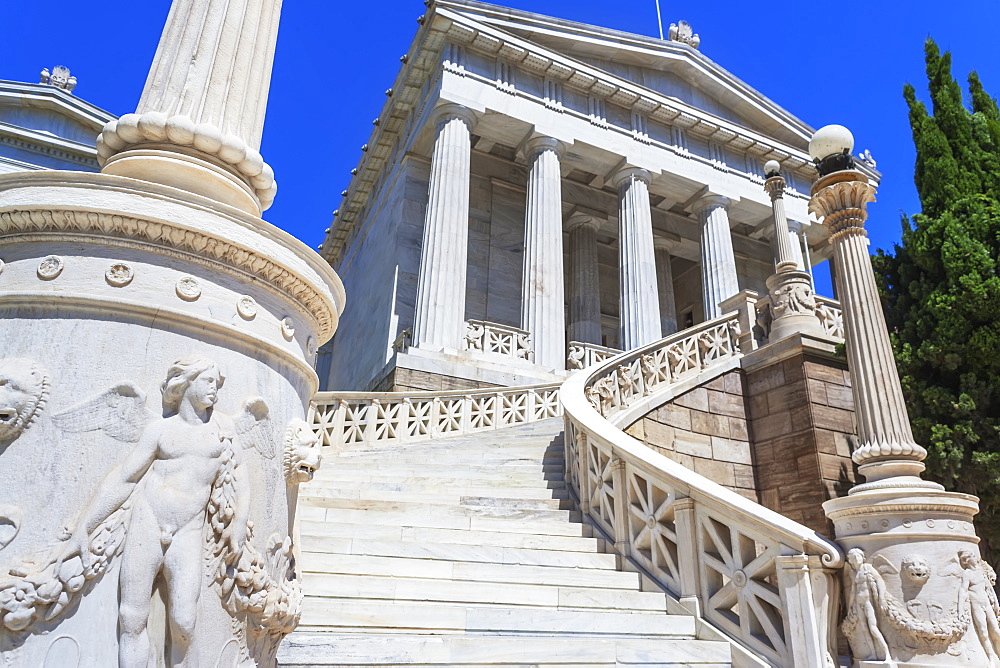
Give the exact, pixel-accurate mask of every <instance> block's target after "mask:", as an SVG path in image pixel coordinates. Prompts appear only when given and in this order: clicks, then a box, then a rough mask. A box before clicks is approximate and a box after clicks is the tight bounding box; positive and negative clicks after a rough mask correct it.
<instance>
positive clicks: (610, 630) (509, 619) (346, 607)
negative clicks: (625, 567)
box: [299, 598, 695, 637]
mask: <svg viewBox="0 0 1000 668" xmlns="http://www.w3.org/2000/svg"><path fill="white" fill-rule="evenodd" d="M299 628H300V629H302V630H303V631H310V630H317V629H319V628H324V629H329V630H330V631H336V630H338V629H352V630H360V629H366V628H367V629H382V630H388V631H390V632H392V633H406V632H412V631H434V632H435V633H489V634H498V635H504V634H512V633H514V634H518V633H528V634H543V635H552V634H581V635H587V636H601V635H611V636H668V637H670V636H672V637H693V636H694V631H695V625H694V618H693V617H686V616H681V615H668V614H666V613H663V612H641V611H631V612H613V611H611V612H606V611H596V610H587V611H578V610H550V609H535V608H510V607H499V606H498V607H468V606H459V605H439V604H435V603H416V602H412V603H406V604H403V603H387V602H385V601H379V600H370V599H332V598H331V599H327V598H311V599H310V602H309V605H307V606H305V607H304V610H303V613H302V621H301V622H300V625H299Z"/></svg>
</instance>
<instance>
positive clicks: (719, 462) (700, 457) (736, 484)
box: [626, 370, 759, 501]
mask: <svg viewBox="0 0 1000 668" xmlns="http://www.w3.org/2000/svg"><path fill="white" fill-rule="evenodd" d="M744 394H745V389H744V383H743V374H742V372H741V371H738V370H737V371H730V372H728V373H726V374H724V375H722V376H720V377H718V378H716V379H715V380H713V381H711V382H709V383H706V384H705V385H702V386H701V387H697V388H695V389H693V390H691V391H689V392H686V393H684V394H682V395H681V396H679V397H676V398H675V399H674V400H673V401H670V402H668V403H666V404H664V405H663V406H660V407H659V408H657V409H656V410H654V411H653V412H651V413H649V414H647V415H646V416H645V417H643V418H642V419H640V420H638V421H637V422H635V423H633V424H632V425H631V426H629V428H628V429H627V430H626V431H627V432H628V433H629V434H631V435H632V436H633V437H635V438H637V439H639V440H641V441H642V442H644V443H645V444H646V445H648V446H649V447H650V448H652V449H653V450H655V451H657V452H659V453H660V454H663V455H665V456H667V457H669V458H670V459H672V460H674V461H675V462H677V463H679V464H683V465H684V466H686V467H688V468H689V469H691V470H693V471H695V472H696V473H700V474H701V475H703V476H705V477H706V478H709V479H710V480H713V481H715V482H717V483H719V484H721V485H724V486H726V487H728V488H729V489H731V490H733V491H735V492H737V493H739V494H742V495H743V496H745V497H747V498H748V499H752V500H754V501H758V500H759V496H758V493H757V485H756V483H755V479H754V467H753V454H752V448H751V446H750V437H749V432H748V424H747V422H748V421H747V410H746V405H745V401H744Z"/></svg>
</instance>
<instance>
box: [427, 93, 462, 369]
mask: <svg viewBox="0 0 1000 668" xmlns="http://www.w3.org/2000/svg"><path fill="white" fill-rule="evenodd" d="M433 120H434V122H435V126H436V128H437V138H436V139H435V141H434V153H433V155H432V156H431V175H430V182H429V184H428V192H427V211H426V213H425V215H424V236H423V244H422V246H421V248H420V274H419V275H418V277H417V298H416V307H415V309H414V314H413V345H414V346H415V347H417V348H425V349H429V350H451V351H457V350H460V349H461V346H462V341H463V339H464V337H465V285H466V274H467V269H468V255H469V183H470V172H469V169H470V160H471V156H472V138H471V133H470V130H471V127H472V124H473V123H474V121H475V115H474V114H473V113H472V111H471V110H469V109H467V108H466V107H463V106H461V105H457V104H450V103H449V104H445V105H442V106H441V107H439V108H438V109H437V110H435V116H434V119H433Z"/></svg>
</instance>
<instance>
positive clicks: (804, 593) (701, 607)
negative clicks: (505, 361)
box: [562, 313, 843, 666]
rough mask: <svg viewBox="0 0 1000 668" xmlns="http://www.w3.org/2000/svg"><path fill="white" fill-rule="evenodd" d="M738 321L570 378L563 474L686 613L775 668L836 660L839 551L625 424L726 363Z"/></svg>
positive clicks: (732, 354)
mask: <svg viewBox="0 0 1000 668" xmlns="http://www.w3.org/2000/svg"><path fill="white" fill-rule="evenodd" d="M740 317H741V315H740V314H739V313H730V314H726V315H723V316H720V317H719V318H716V319H714V320H710V321H708V322H706V323H703V324H702V325H699V326H697V327H694V328H691V329H688V330H685V331H683V332H681V333H679V334H677V335H674V336H671V337H667V338H665V339H663V340H661V341H658V342H656V343H654V344H651V345H648V346H645V347H643V348H640V349H638V350H635V351H632V352H629V353H623V354H621V355H618V356H616V357H614V358H612V359H609V360H607V361H606V362H605V363H604V364H603V366H601V367H599V368H597V369H594V370H593V371H591V372H589V373H588V372H584V373H580V374H576V375H574V376H572V377H570V379H569V380H568V381H566V383H564V384H563V388H562V401H563V406H564V410H565V418H566V480H567V482H568V483H569V485H570V487H571V489H572V490H573V491H574V493H576V494H577V496H578V498H579V502H580V508H581V510H582V511H583V512H584V513H586V514H588V515H589V516H590V518H591V519H592V520H593V522H594V523H595V524H596V525H597V526H598V527H599V528H600V529H601V530H602V531H603V532H604V533H605V534H606V535H607V536H608V537H609V538H610V540H612V541H613V542H614V545H615V549H616V550H617V551H618V552H619V553H620V554H622V555H624V556H627V557H630V558H631V559H633V560H634V561H635V562H636V563H637V564H639V565H640V566H641V567H642V568H643V569H644V570H645V571H646V572H647V573H648V574H649V575H650V576H651V577H652V578H653V579H654V580H655V581H656V582H657V583H658V584H659V585H660V586H661V587H662V588H663V589H664V590H665V591H667V592H669V593H671V594H672V595H674V596H676V597H677V598H678V599H679V600H680V601H681V603H682V604H684V605H686V607H688V609H690V610H692V612H694V613H695V614H700V615H701V616H702V617H704V618H705V619H707V620H708V621H710V622H711V623H712V624H714V625H715V626H716V627H718V628H719V629H721V630H722V631H723V632H725V633H726V634H728V635H729V636H731V637H732V638H734V639H736V640H737V641H739V642H740V643H741V644H742V645H743V646H745V647H746V648H748V649H749V650H750V651H751V652H753V653H754V654H756V655H757V656H759V657H761V658H763V659H765V660H766V661H768V662H769V663H772V664H774V665H779V666H793V665H794V666H823V665H835V662H834V661H833V657H835V656H836V639H835V635H834V622H835V617H834V616H835V614H836V610H837V605H838V603H839V589H838V579H837V577H836V574H837V571H838V569H839V568H840V567H841V566H842V564H843V555H842V553H841V551H840V549H839V548H838V547H837V546H836V545H835V544H833V543H831V542H830V541H828V540H826V539H824V538H823V537H822V536H820V535H819V534H817V533H816V532H814V531H812V530H810V529H808V528H806V527H804V526H801V525H799V524H797V523H795V522H793V521H791V520H789V519H787V518H785V517H783V516H781V515H779V514H777V513H775V512H773V511H771V510H768V509H767V508H764V507H763V506H760V505H758V504H755V503H753V502H751V501H748V500H747V499H745V498H744V497H742V496H739V495H737V494H736V493H735V492H732V491H730V490H728V489H726V488H724V487H722V486H721V485H718V484H716V483H714V482H712V481H710V480H708V479H706V478H704V477H702V476H700V475H698V474H696V473H694V472H693V471H691V470H689V469H687V468H685V467H684V466H682V465H680V464H678V463H676V462H674V461H672V460H670V459H668V458H667V457H665V456H663V455H660V454H658V453H656V452H654V451H652V450H650V449H649V448H648V447H646V446H645V445H644V444H642V443H640V442H639V441H637V440H636V439H634V438H632V437H631V436H629V435H627V434H626V433H625V432H624V431H622V429H623V428H624V427H625V426H627V423H628V422H630V421H632V420H633V419H634V418H635V414H634V412H633V411H628V410H626V408H627V407H628V406H629V405H630V404H632V403H633V402H635V403H639V402H637V400H639V399H642V403H645V404H646V405H653V404H655V405H660V404H662V403H664V402H665V401H668V400H669V399H671V398H672V397H673V396H677V394H679V393H680V392H682V391H686V389H688V388H690V387H693V386H696V385H700V384H703V383H705V382H708V381H710V380H712V379H713V378H714V377H716V376H718V375H719V374H720V373H723V372H725V371H726V370H728V369H731V368H733V362H737V363H738V359H739V358H740V357H741V356H742V354H743V353H742V352H741V350H740V347H739V339H740V335H741V329H740V326H739V320H740Z"/></svg>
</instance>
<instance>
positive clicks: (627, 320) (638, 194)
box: [614, 167, 660, 350]
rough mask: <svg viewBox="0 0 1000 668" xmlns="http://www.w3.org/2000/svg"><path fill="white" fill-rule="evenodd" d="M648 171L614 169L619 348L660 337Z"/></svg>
mask: <svg viewBox="0 0 1000 668" xmlns="http://www.w3.org/2000/svg"><path fill="white" fill-rule="evenodd" d="M650 179H651V177H650V174H649V172H647V171H646V170H645V169H638V168H636V167H627V168H625V169H623V170H622V171H620V172H618V174H617V175H616V176H615V179H614V183H615V185H616V186H617V187H618V268H619V272H620V273H619V303H620V306H619V319H620V340H619V346H620V347H621V348H622V350H633V349H635V348H638V347H639V346H643V345H645V344H647V343H652V342H653V341H656V340H657V339H659V338H660V304H659V300H658V299H657V296H656V260H655V259H654V257H653V217H652V214H651V212H650V209H649V182H650Z"/></svg>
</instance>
